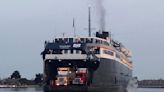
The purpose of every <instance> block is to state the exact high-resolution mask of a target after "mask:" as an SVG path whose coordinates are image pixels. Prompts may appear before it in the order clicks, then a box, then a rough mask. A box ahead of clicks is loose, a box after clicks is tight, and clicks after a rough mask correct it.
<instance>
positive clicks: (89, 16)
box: [88, 7, 91, 37]
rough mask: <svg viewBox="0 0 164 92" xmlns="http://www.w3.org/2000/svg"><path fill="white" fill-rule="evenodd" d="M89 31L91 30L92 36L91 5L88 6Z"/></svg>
mask: <svg viewBox="0 0 164 92" xmlns="http://www.w3.org/2000/svg"><path fill="white" fill-rule="evenodd" d="M88 12H89V14H88V32H89V37H91V7H88Z"/></svg>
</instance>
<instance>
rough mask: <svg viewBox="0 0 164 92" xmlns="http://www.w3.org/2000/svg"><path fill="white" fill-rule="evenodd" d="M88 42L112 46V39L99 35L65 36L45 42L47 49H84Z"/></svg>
mask: <svg viewBox="0 0 164 92" xmlns="http://www.w3.org/2000/svg"><path fill="white" fill-rule="evenodd" d="M86 44H94V45H104V46H111V42H110V39H109V40H105V39H102V38H97V37H63V38H55V39H54V40H53V41H52V42H48V41H46V42H45V49H55V50H57V49H82V48H83V47H84V46H85V45H86Z"/></svg>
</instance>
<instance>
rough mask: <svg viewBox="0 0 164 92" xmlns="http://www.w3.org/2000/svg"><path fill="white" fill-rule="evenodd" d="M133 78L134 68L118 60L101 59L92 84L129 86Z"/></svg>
mask: <svg viewBox="0 0 164 92" xmlns="http://www.w3.org/2000/svg"><path fill="white" fill-rule="evenodd" d="M131 78H132V70H131V69H129V68H128V67H126V66H125V65H123V64H121V63H120V62H118V61H115V60H111V59H101V60H100V64H99V67H98V69H97V70H96V71H95V72H94V75H93V82H92V86H100V87H101V86H102V87H110V86H113V85H116V86H122V87H124V88H125V87H127V85H128V82H129V80H130V79H131Z"/></svg>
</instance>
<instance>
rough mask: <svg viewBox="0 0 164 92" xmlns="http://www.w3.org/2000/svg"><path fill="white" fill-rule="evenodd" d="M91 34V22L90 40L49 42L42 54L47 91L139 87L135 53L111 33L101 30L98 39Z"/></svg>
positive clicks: (108, 91) (114, 91) (109, 91)
mask: <svg viewBox="0 0 164 92" xmlns="http://www.w3.org/2000/svg"><path fill="white" fill-rule="evenodd" d="M89 16H90V14H89ZM89 18H90V17H89ZM89 20H90V19H89ZM90 32H91V30H90V21H89V36H88V37H78V36H76V37H56V38H54V39H53V40H52V41H51V42H50V41H45V44H44V45H45V48H44V51H43V52H42V53H41V54H42V58H43V63H44V82H45V85H44V91H45V92H57V91H58V92H59V91H65V92H66V91H71V92H73V91H76V92H87V91H92V92H103V91H104V92H127V91H128V89H127V88H129V87H132V86H134V84H137V83H136V79H135V78H133V77H132V69H133V66H132V61H131V59H130V58H131V52H130V51H129V50H128V49H127V48H125V47H124V46H123V44H121V43H120V42H118V41H115V40H113V39H112V38H111V36H110V35H111V34H110V32H107V31H104V30H101V31H98V32H96V36H95V37H92V36H91V33H90ZM134 80H135V82H132V81H134Z"/></svg>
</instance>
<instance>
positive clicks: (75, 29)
mask: <svg viewBox="0 0 164 92" xmlns="http://www.w3.org/2000/svg"><path fill="white" fill-rule="evenodd" d="M73 29H74V37H76V27H75V19H74V18H73Z"/></svg>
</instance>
